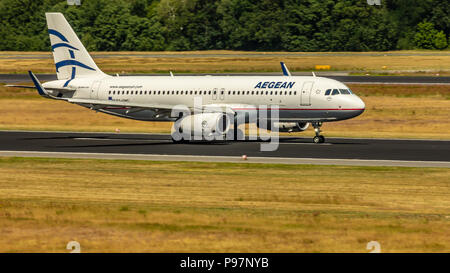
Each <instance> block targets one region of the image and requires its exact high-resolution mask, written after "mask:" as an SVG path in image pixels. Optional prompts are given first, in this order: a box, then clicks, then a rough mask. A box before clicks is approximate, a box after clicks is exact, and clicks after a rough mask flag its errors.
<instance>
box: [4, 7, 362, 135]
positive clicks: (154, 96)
mask: <svg viewBox="0 0 450 273" xmlns="http://www.w3.org/2000/svg"><path fill="white" fill-rule="evenodd" d="M45 16H46V19H47V25H48V33H49V36H50V42H51V48H52V52H53V57H54V62H55V66H56V74H57V79H58V80H55V81H49V82H45V83H43V84H41V83H40V82H39V80H38V78H37V77H36V76H35V75H34V74H33V73H32V72H31V71H29V76H30V77H31V80H32V82H33V84H34V86H18V85H14V86H12V87H22V88H23V87H25V88H36V89H37V91H38V93H39V95H41V96H42V97H44V98H49V99H55V100H61V101H65V102H69V103H73V104H77V105H80V106H83V107H86V108H89V109H91V110H94V111H98V112H102V113H106V114H110V115H114V116H118V117H123V118H129V119H135V120H142V121H166V122H167V121H171V122H174V126H175V125H178V127H177V128H175V127H174V128H173V129H172V131H174V130H175V131H176V132H179V133H181V137H178V138H177V137H174V136H175V134H174V133H173V132H172V140H173V141H174V142H175V143H186V142H189V140H190V136H192V135H193V134H194V133H198V131H201V132H200V133H201V134H203V135H206V134H208V136H222V137H223V136H225V135H226V136H230V135H231V137H230V138H227V139H232V140H237V139H243V133H242V131H241V130H239V129H238V126H239V125H241V124H243V123H253V122H254V123H256V126H257V127H258V128H262V129H269V130H278V131H279V132H302V131H305V130H306V129H307V128H308V127H309V125H310V124H311V125H312V126H313V127H314V130H315V136H314V138H313V142H314V143H324V142H325V137H324V136H323V135H321V134H320V133H321V126H322V124H323V123H324V122H335V121H340V120H346V119H351V118H354V117H357V116H359V115H361V114H362V113H363V112H364V110H365V104H364V102H363V101H362V100H361V99H360V98H359V97H358V96H357V95H355V94H354V93H353V92H352V91H351V90H350V88H348V87H347V86H346V85H345V84H343V83H341V82H339V81H336V80H333V79H329V78H324V77H316V75H314V73H313V75H312V76H292V74H291V73H290V72H289V70H288V68H287V67H286V65H285V64H284V63H283V62H281V67H282V71H283V76H211V75H206V76H174V75H173V73H172V72H170V75H169V76H119V75H117V76H111V75H107V74H105V73H103V72H102V71H101V70H100V69H99V68H98V67H97V65H96V64H95V62H94V60H93V59H92V57H91V56H90V55H89V53H88V52H87V50H86V48H85V47H84V46H83V44H82V43H81V41H80V40H79V39H78V37H77V35H76V34H75V32H74V31H73V29H72V28H71V26H70V25H69V23H68V22H67V20H66V19H65V17H64V15H63V14H61V13H46V14H45ZM198 102H200V105H198V104H199V103H198ZM180 105H183V106H185V108H184V109H183V111H185V112H186V109H187V112H188V113H187V114H180V111H178V112H177V111H174V108H176V107H178V106H180ZM208 107H209V108H210V109H213V110H207V109H208ZM273 109H276V110H277V111H278V114H277V116H278V117H276V118H275V116H276V115H274V118H272V116H271V115H270V114H268V115H266V116H264V115H259V114H258V113H259V112H260V111H263V110H267V111H270V110H273ZM255 112H256V113H257V114H256V119H255V118H252V119H249V118H248V117H249V115H250V114H251V115H254V113H255ZM183 113H184V112H183ZM231 123H233V125H234V126H233V128H231V126H230V125H231ZM263 124H266V125H263Z"/></svg>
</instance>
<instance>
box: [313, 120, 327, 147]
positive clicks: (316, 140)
mask: <svg viewBox="0 0 450 273" xmlns="http://www.w3.org/2000/svg"><path fill="white" fill-rule="evenodd" d="M311 125H312V126H313V127H314V132H315V133H316V136H315V137H314V138H313V142H314V143H324V142H325V137H324V136H322V135H321V134H320V132H321V131H320V127H321V126H322V122H312V123H311Z"/></svg>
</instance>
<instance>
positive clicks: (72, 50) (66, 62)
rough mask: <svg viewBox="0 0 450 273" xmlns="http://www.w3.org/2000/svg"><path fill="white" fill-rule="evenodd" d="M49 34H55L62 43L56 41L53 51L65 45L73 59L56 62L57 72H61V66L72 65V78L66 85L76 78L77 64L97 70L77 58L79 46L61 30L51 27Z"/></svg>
mask: <svg viewBox="0 0 450 273" xmlns="http://www.w3.org/2000/svg"><path fill="white" fill-rule="evenodd" d="M48 34H49V35H54V36H56V37H58V38H59V39H60V40H61V43H56V44H53V45H52V51H55V49H56V48H60V47H65V48H67V49H68V50H69V55H70V58H71V59H70V60H63V61H60V62H57V63H56V64H55V66H56V72H59V68H61V67H64V66H72V75H71V77H70V79H69V80H68V81H67V82H66V83H65V84H64V87H66V86H67V85H68V84H69V83H70V81H71V80H73V79H74V78H75V76H76V73H77V68H76V66H79V67H82V68H85V69H89V70H92V71H95V69H94V68H92V67H90V66H88V65H85V64H83V63H81V62H79V61H77V60H76V59H75V51H78V48H76V47H73V46H71V45H70V42H69V40H67V38H66V37H65V36H64V35H63V34H62V33H61V32H59V31H57V30H55V29H49V30H48Z"/></svg>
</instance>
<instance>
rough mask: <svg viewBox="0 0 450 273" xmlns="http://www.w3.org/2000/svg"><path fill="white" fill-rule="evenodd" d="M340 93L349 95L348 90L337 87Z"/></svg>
mask: <svg viewBox="0 0 450 273" xmlns="http://www.w3.org/2000/svg"><path fill="white" fill-rule="evenodd" d="M339 91H341V94H342V95H350V92H349V91H348V90H347V89H339Z"/></svg>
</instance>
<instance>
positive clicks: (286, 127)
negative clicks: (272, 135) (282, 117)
mask: <svg viewBox="0 0 450 273" xmlns="http://www.w3.org/2000/svg"><path fill="white" fill-rule="evenodd" d="M269 127H271V128H267V129H268V130H272V128H273V127H276V128H278V132H289V133H291V132H303V131H305V130H306V129H308V127H309V123H307V122H274V123H273V124H272V125H271V126H270V124H269Z"/></svg>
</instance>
